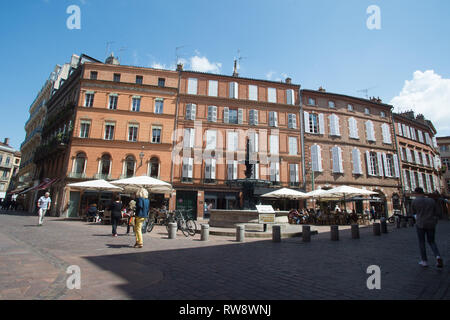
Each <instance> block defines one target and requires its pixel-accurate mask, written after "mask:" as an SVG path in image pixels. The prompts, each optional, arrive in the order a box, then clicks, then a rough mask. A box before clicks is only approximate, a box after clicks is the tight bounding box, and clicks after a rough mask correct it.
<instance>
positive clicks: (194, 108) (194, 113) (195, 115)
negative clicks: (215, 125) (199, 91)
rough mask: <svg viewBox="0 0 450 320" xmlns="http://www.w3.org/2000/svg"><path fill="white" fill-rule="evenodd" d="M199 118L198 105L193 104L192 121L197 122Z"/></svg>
mask: <svg viewBox="0 0 450 320" xmlns="http://www.w3.org/2000/svg"><path fill="white" fill-rule="evenodd" d="M196 117H197V105H196V104H191V120H195V118H196Z"/></svg>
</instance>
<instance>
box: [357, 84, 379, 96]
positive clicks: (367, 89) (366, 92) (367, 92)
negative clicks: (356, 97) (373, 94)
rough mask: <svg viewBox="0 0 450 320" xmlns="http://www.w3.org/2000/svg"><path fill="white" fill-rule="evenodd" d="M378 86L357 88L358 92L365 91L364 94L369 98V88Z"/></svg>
mask: <svg viewBox="0 0 450 320" xmlns="http://www.w3.org/2000/svg"><path fill="white" fill-rule="evenodd" d="M376 87H377V86H374V87H370V88H365V89H361V90H357V91H356V92H363V93H364V96H365V97H366V99H369V90H371V89H374V88H376Z"/></svg>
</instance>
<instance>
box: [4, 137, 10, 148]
mask: <svg viewBox="0 0 450 320" xmlns="http://www.w3.org/2000/svg"><path fill="white" fill-rule="evenodd" d="M4 144H6V145H7V146H9V138H5V142H4Z"/></svg>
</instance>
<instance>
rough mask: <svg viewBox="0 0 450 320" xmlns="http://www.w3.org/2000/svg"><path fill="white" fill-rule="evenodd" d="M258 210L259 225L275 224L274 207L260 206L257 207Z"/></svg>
mask: <svg viewBox="0 0 450 320" xmlns="http://www.w3.org/2000/svg"><path fill="white" fill-rule="evenodd" d="M256 210H257V211H258V214H259V217H258V223H262V224H269V223H272V224H273V223H275V211H274V210H273V208H272V206H266V205H258V206H256Z"/></svg>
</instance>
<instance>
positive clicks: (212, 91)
mask: <svg viewBox="0 0 450 320" xmlns="http://www.w3.org/2000/svg"><path fill="white" fill-rule="evenodd" d="M218 84H219V83H218V81H217V80H209V81H208V96H211V97H217V88H218Z"/></svg>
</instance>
